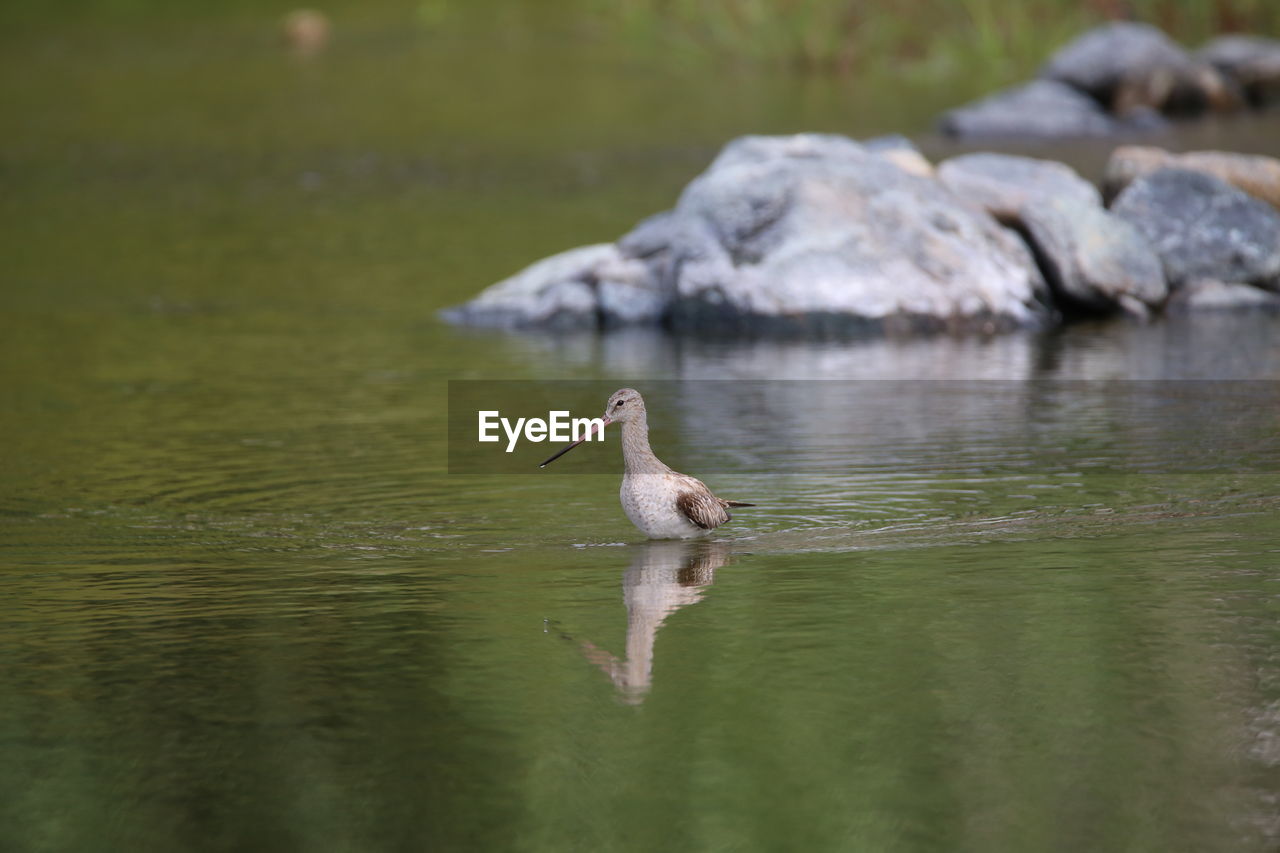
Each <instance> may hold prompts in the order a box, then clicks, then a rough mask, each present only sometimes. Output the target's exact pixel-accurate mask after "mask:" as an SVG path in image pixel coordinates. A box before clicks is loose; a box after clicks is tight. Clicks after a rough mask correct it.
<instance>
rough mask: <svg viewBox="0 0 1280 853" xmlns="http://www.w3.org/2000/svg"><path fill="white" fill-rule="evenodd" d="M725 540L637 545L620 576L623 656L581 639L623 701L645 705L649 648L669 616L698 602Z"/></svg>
mask: <svg viewBox="0 0 1280 853" xmlns="http://www.w3.org/2000/svg"><path fill="white" fill-rule="evenodd" d="M729 554H730V547H729V544H728V543H727V542H717V541H701V542H690V541H685V540H680V541H651V542H645V543H644V544H641V545H637V546H636V548H635V552H634V556H633V557H632V558H631V565H630V566H629V567H628V568H627V571H626V573H625V574H624V575H623V576H622V600H623V602H624V603H625V604H626V606H627V645H626V653H625V655H624V656H623V657H621V658H620V657H618V656H617V655H614V654H611V653H609V652H607V651H605V650H604V649H602V648H600V647H599V646H597V645H595V644H594V643H590V642H586V641H584V642H583V643H582V644H581V645H582V652H583V654H584V655H585V656H586V658H587V660H589V661H591V662H592V663H593V664H595V665H596V666H597V667H599V668H600V671H601V672H603V673H604V674H605V675H607V676H609V680H610V681H612V682H613V683H614V686H615V687H617V688H618V693H619V695H620V696H621V697H622V698H623V699H624V700H625V701H627V702H629V703H632V704H639V703H641V702H643V701H644V698H645V696H646V695H647V694H648V692H649V687H650V686H651V685H652V683H653V644H654V641H655V640H656V639H657V636H658V629H659V628H660V627H662V623H663V622H664V621H666V618H667V617H668V616H670V615H671V614H672V613H675V612H676V611H677V610H679V609H680V608H682V607H686V606H688V605H690V604H696V603H697V602H699V601H701V600H702V594H703V591H704V590H705V589H706V588H707V587H709V586H710V585H711V584H712V582H713V581H714V580H715V572H716V569H718V568H720V567H722V566H724V565H725V564H726V563H728V561H729Z"/></svg>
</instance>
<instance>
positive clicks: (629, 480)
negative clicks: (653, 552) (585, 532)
mask: <svg viewBox="0 0 1280 853" xmlns="http://www.w3.org/2000/svg"><path fill="white" fill-rule="evenodd" d="M678 476H679V475H676V474H674V473H662V474H626V475H625V476H623V478H622V489H621V490H620V492H619V497H620V498H621V499H622V510H623V512H625V513H626V514H627V518H629V519H631V523H632V524H634V525H635V526H636V527H638V528H640V530H641V531H642V532H643V533H644V534H645V535H646V536H648V537H649V538H650V539H690V538H693V537H695V536H703V535H705V534H706V533H708V532H710V531H707V530H703V529H702V528H701V527H699V526H698V525H696V524H694V523H693V522H691V521H689V519H688V518H686V517H685V515H684V513H682V512H680V510H679V509H678V508H677V507H676V497H677V496H678V495H679V494H680V490H681V483H680V481H679V480H678V479H677V478H678Z"/></svg>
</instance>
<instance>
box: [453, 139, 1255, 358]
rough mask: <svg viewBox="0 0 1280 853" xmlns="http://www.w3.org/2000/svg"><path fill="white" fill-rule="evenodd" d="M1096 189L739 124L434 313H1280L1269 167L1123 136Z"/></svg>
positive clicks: (1010, 319) (582, 324) (733, 327)
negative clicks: (657, 182)
mask: <svg viewBox="0 0 1280 853" xmlns="http://www.w3.org/2000/svg"><path fill="white" fill-rule="evenodd" d="M1105 189H1106V191H1107V194H1108V197H1110V198H1111V203H1110V206H1109V207H1108V206H1105V205H1104V203H1103V195H1102V193H1101V192H1099V190H1098V189H1097V188H1096V187H1095V186H1094V185H1093V184H1091V183H1089V182H1088V181H1085V180H1084V179H1083V178H1081V177H1080V176H1079V175H1077V174H1076V173H1075V172H1074V171H1073V170H1072V169H1070V168H1069V167H1067V166H1065V165H1063V164H1061V163H1055V162H1051V161H1045V160H1036V159H1031V158H1027V157H1016V156H1011V155H1004V154H989V153H978V154H966V155H961V156H958V157H954V158H951V159H949V160H946V161H944V162H942V163H941V164H940V165H939V166H938V167H937V169H936V170H935V169H934V168H933V166H932V165H931V164H930V163H929V162H928V161H927V160H926V159H925V158H924V157H923V156H922V155H921V154H920V153H919V152H918V151H916V150H915V149H914V148H913V147H911V145H910V143H909V142H907V141H906V140H903V139H901V138H887V139H881V140H873V141H871V142H867V143H858V142H855V141H854V140H852V139H848V138H845V137H841V136H832V135H815V134H802V135H798V136H788V137H743V138H741V139H738V140H735V141H733V142H731V143H730V144H729V145H728V146H726V147H725V149H724V150H723V151H722V152H721V153H720V155H719V156H718V157H717V158H716V159H715V161H714V162H713V163H712V164H711V166H710V167H709V168H708V169H707V171H706V172H704V173H703V174H702V175H700V176H699V177H698V178H696V179H695V180H694V181H693V182H692V183H691V184H689V186H688V187H686V188H685V190H684V192H683V193H682V195H681V197H680V199H679V201H678V203H677V204H676V206H675V208H674V209H673V210H671V211H668V212H665V213H661V214H658V215H656V216H653V217H651V218H649V219H647V220H645V221H643V222H641V223H640V224H639V225H638V226H636V228H635V229H634V230H632V231H631V232H630V233H629V234H627V235H625V236H624V237H622V238H621V239H620V240H618V241H617V242H616V243H608V244H602V245H596V246H588V247H585V248H580V249H574V250H572V251H569V252H565V253H563V254H560V255H556V256H554V257H551V258H548V259H546V260H543V261H540V262H539V263H536V264H534V265H533V266H531V267H529V268H528V269H526V270H524V271H523V272H521V273H519V274H517V275H515V276H514V277H512V278H510V279H507V280H506V281H503V282H500V283H498V284H496V285H494V286H492V287H490V288H488V289H487V290H485V291H484V292H482V293H481V294H480V295H479V296H478V297H476V298H475V299H473V300H472V301H470V302H468V303H466V304H464V305H461V306H458V307H456V308H452V309H449V310H447V311H446V312H444V316H445V318H446V319H448V320H450V321H452V322H455V323H461V324H466V325H478V326H489V327H499V328H543V329H561V330H563V329H590V328H609V327H614V326H621V325H631V324H646V325H661V326H664V327H666V328H670V329H673V330H677V331H682V330H696V331H700V332H705V331H722V332H728V333H734V334H740V333H756V332H783V333H797V334H803V335H806V336H809V337H813V336H819V337H820V336H830V335H844V334H849V333H856V332H859V331H867V330H880V331H896V330H964V331H995V330H999V329H1007V328H1016V327H1037V326H1045V325H1049V324H1052V323H1054V322H1056V321H1057V320H1058V319H1059V318H1060V317H1061V316H1062V315H1063V314H1064V313H1065V314H1071V313H1080V312H1092V313H1106V312H1125V313H1129V314H1135V315H1142V316H1145V315H1147V314H1149V313H1150V312H1152V311H1159V310H1162V309H1164V308H1165V307H1169V308H1170V309H1173V308H1175V307H1176V308H1202V307H1221V306H1225V305H1232V306H1238V305H1248V306H1269V307H1273V308H1274V307H1277V306H1280V295H1277V291H1280V213H1278V212H1277V210H1276V208H1275V207H1273V206H1272V205H1273V204H1275V203H1276V202H1277V201H1278V200H1280V161H1277V160H1274V159H1271V158H1265V157H1256V158H1253V157H1250V158H1246V157H1242V156H1240V155H1230V154H1221V153H1211V152H1204V153H1200V154H1189V155H1182V156H1180V157H1175V156H1174V155H1170V154H1166V153H1165V152H1162V151H1160V150H1159V149H1150V148H1121V149H1118V150H1117V151H1116V153H1115V155H1114V156H1113V158H1112V161H1111V163H1110V166H1109V168H1108V174H1107V182H1106V185H1105ZM1263 199H1266V201H1264V200H1263ZM1268 201H1269V202H1271V203H1270V204H1269V203H1268Z"/></svg>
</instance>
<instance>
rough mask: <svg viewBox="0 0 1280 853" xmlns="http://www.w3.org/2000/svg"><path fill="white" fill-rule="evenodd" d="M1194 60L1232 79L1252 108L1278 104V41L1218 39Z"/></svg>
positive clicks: (1279, 67) (1232, 37) (1261, 38)
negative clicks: (1208, 65)
mask: <svg viewBox="0 0 1280 853" xmlns="http://www.w3.org/2000/svg"><path fill="white" fill-rule="evenodd" d="M1196 56H1197V57H1198V58H1199V59H1200V60H1201V61H1203V62H1206V63H1208V64H1210V65H1212V66H1213V67H1215V68H1217V69H1218V70H1219V71H1221V72H1222V73H1223V74H1226V75H1227V76H1228V77H1230V78H1231V79H1233V80H1234V81H1235V82H1236V83H1237V84H1238V85H1239V86H1240V88H1241V90H1242V91H1243V93H1244V97H1245V99H1246V100H1248V102H1249V103H1250V104H1252V105H1253V106H1255V107H1266V106H1270V105H1272V104H1275V103H1280V39H1273V38H1266V37H1263V36H1250V35H1225V36H1219V37H1218V38H1215V39H1213V40H1212V41H1210V42H1209V43H1208V44H1206V45H1205V46H1204V47H1202V48H1201V49H1200V50H1199V51H1198V52H1197V54H1196Z"/></svg>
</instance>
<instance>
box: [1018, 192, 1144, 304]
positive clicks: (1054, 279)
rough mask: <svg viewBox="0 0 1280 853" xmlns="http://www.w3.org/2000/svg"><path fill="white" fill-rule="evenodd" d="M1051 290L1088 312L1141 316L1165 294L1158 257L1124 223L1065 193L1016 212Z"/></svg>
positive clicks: (1129, 226) (1135, 232)
mask: <svg viewBox="0 0 1280 853" xmlns="http://www.w3.org/2000/svg"><path fill="white" fill-rule="evenodd" d="M1019 218H1020V220H1021V222H1022V225H1023V229H1024V232H1025V234H1026V236H1027V240H1028V242H1029V243H1030V244H1031V247H1032V250H1033V251H1034V252H1035V254H1036V258H1037V259H1038V260H1039V262H1040V268H1041V269H1042V270H1044V274H1045V278H1046V279H1048V281H1049V285H1050V286H1051V287H1052V288H1053V289H1054V293H1055V295H1056V296H1058V298H1059V300H1060V301H1061V302H1062V303H1064V304H1065V305H1068V306H1072V307H1076V308H1081V309H1084V310H1087V311H1093V312H1107V311H1114V310H1116V309H1121V310H1124V311H1126V312H1127V313H1130V314H1136V315H1145V314H1146V312H1147V309H1149V308H1153V307H1156V306H1159V305H1160V304H1162V303H1163V302H1164V300H1165V297H1166V296H1168V287H1167V285H1166V284H1165V277H1164V270H1163V268H1162V266H1161V263H1160V258H1159V257H1157V256H1156V253H1155V251H1154V250H1153V249H1152V248H1151V245H1150V244H1149V243H1148V242H1147V240H1146V238H1145V237H1144V236H1143V235H1142V234H1141V233H1140V232H1139V231H1138V229H1137V228H1135V227H1134V226H1133V225H1131V224H1130V223H1129V222H1126V221H1125V220H1123V219H1120V218H1119V217H1117V216H1115V215H1113V214H1111V213H1109V212H1107V211H1106V210H1104V209H1103V208H1102V207H1101V206H1100V205H1099V204H1097V203H1096V202H1092V201H1088V200H1080V199H1076V198H1070V197H1060V198H1050V199H1045V200H1040V201H1036V202H1033V203H1030V204H1028V205H1026V206H1025V207H1024V208H1023V209H1022V211H1021V212H1020V216H1019Z"/></svg>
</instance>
